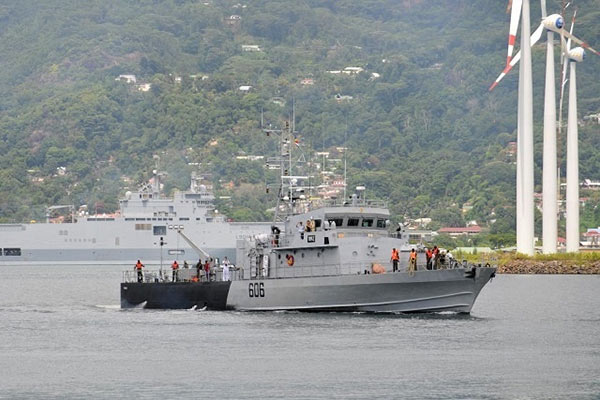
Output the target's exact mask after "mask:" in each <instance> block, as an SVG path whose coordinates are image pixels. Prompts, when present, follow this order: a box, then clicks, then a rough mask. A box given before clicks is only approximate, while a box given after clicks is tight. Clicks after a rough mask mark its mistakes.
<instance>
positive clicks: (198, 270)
mask: <svg viewBox="0 0 600 400" xmlns="http://www.w3.org/2000/svg"><path fill="white" fill-rule="evenodd" d="M203 268H204V265H203V264H202V260H201V259H198V264H196V277H197V278H198V281H200V280H202V277H201V276H200V272H202V269H203Z"/></svg>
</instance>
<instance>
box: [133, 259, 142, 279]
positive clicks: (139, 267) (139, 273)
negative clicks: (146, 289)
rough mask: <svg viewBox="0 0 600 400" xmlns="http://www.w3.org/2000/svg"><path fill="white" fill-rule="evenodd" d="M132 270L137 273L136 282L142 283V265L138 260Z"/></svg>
mask: <svg viewBox="0 0 600 400" xmlns="http://www.w3.org/2000/svg"><path fill="white" fill-rule="evenodd" d="M133 268H134V269H135V270H136V271H137V281H138V282H143V281H144V275H143V274H142V268H144V264H142V262H141V261H140V260H137V263H135V266H134V267H133Z"/></svg>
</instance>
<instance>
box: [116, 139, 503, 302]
mask: <svg viewBox="0 0 600 400" xmlns="http://www.w3.org/2000/svg"><path fill="white" fill-rule="evenodd" d="M269 134H279V135H280V141H281V145H280V149H281V151H280V155H279V156H278V157H275V158H273V159H269V160H268V163H269V167H270V168H271V167H272V166H273V165H277V164H278V165H279V169H280V171H281V176H280V181H279V182H278V185H279V190H278V198H279V203H278V205H277V207H276V214H277V217H276V220H279V221H282V222H283V224H284V226H283V230H281V229H279V228H278V227H277V226H276V225H273V227H272V230H271V233H269V234H258V235H256V234H255V235H248V236H246V237H244V238H239V239H238V240H237V246H236V253H237V256H236V260H237V261H236V265H235V266H234V267H233V266H232V267H231V272H230V273H227V271H224V270H223V267H222V266H218V263H217V264H216V265H215V266H214V267H213V268H212V269H211V271H210V275H209V276H208V277H207V276H206V275H205V274H204V272H203V271H201V270H197V269H195V268H191V269H181V270H179V271H178V276H177V278H176V279H174V280H173V279H172V278H171V274H170V271H169V274H166V273H165V272H166V271H155V272H153V271H145V272H144V275H143V278H142V279H141V281H137V279H138V278H137V274H136V272H135V271H126V272H125V273H124V275H123V277H124V279H123V282H122V283H121V307H122V308H130V307H144V308H160V309H170V308H187V309H189V308H201V309H214V310H245V311H276V310H297V311H357V312H438V311H453V312H460V313H469V312H470V311H471V309H472V307H473V304H474V302H475V299H476V298H477V296H478V294H479V293H480V291H481V289H482V288H483V286H484V285H485V284H486V283H487V282H488V281H489V280H490V279H491V278H492V277H494V275H495V272H496V269H495V268H493V267H489V266H481V265H480V266H475V265H467V264H466V263H461V264H459V263H457V262H452V263H448V265H444V266H442V268H439V269H434V270H428V269H426V268H425V262H424V258H425V256H424V253H423V251H422V249H418V250H419V252H418V262H417V269H416V271H415V270H414V269H412V268H408V264H409V263H408V259H409V252H410V251H411V249H413V248H416V246H413V245H410V244H409V242H408V234H407V233H406V232H404V231H403V229H399V230H396V231H390V222H389V219H390V213H389V210H388V209H387V208H386V207H385V205H384V204H383V203H381V202H376V201H369V200H367V199H366V198H365V196H364V195H363V194H364V190H361V189H364V188H362V187H360V188H358V189H359V190H358V193H357V194H354V195H353V196H352V197H351V198H350V199H347V201H342V202H340V203H335V202H331V203H326V202H323V201H320V202H319V201H315V200H314V199H312V198H311V196H310V194H309V191H310V186H309V185H307V184H306V183H307V182H308V181H309V180H310V179H309V175H304V176H303V175H294V174H292V172H293V171H294V166H295V164H296V161H297V160H295V159H294V158H293V156H292V148H293V147H294V146H293V145H292V144H293V143H294V140H295V139H294V137H293V134H292V132H291V130H290V131H288V132H284V131H270V132H269ZM345 197H346V196H344V199H345ZM307 225H308V226H310V227H311V228H313V229H310V230H306V229H305V230H304V231H302V228H301V226H303V227H306V226H307ZM394 248H395V249H397V250H399V252H400V268H399V271H398V272H393V271H392V265H391V262H390V255H391V253H392V249H394ZM198 252H200V253H204V254H205V257H209V255H210V251H208V250H206V251H204V249H201V248H200V246H198ZM225 269H226V270H229V268H228V267H225ZM198 272H200V273H198Z"/></svg>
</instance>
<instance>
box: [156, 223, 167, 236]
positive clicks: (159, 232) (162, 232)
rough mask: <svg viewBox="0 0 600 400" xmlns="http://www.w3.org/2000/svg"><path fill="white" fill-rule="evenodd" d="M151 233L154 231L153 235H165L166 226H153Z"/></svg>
mask: <svg viewBox="0 0 600 400" xmlns="http://www.w3.org/2000/svg"><path fill="white" fill-rule="evenodd" d="M153 233H154V236H161V235H166V234H167V227H166V226H164V225H157V226H154V230H153Z"/></svg>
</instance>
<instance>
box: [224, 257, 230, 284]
mask: <svg viewBox="0 0 600 400" xmlns="http://www.w3.org/2000/svg"><path fill="white" fill-rule="evenodd" d="M223 280H224V281H229V280H231V278H230V276H229V259H228V258H227V257H225V258H223Z"/></svg>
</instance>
